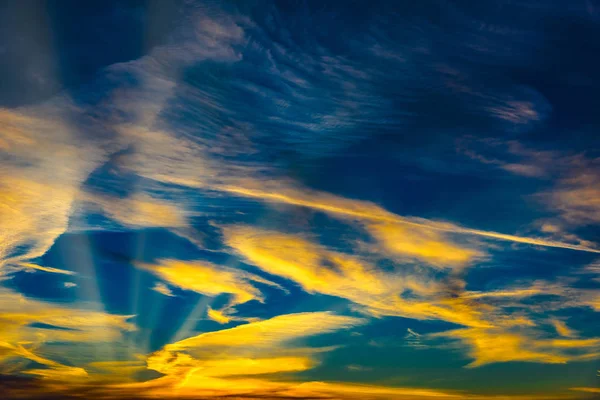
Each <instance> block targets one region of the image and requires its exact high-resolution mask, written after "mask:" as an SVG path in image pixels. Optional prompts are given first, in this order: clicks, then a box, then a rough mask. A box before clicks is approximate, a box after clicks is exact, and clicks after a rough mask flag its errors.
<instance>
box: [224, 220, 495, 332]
mask: <svg viewBox="0 0 600 400" xmlns="http://www.w3.org/2000/svg"><path fill="white" fill-rule="evenodd" d="M223 232H224V237H225V243H226V244H227V245H228V246H230V247H231V248H233V249H234V250H235V251H236V252H237V253H238V254H239V255H241V256H242V257H244V258H245V259H246V260H248V262H250V263H251V264H253V265H256V266H257V267H259V268H261V269H262V270H264V271H265V272H267V273H270V274H274V275H278V276H281V277H283V278H286V279H290V280H292V281H293V282H296V283H297V284H299V285H300V286H301V287H302V288H303V289H304V290H306V291H307V292H309V293H321V294H327V295H331V296H337V297H341V298H345V299H348V300H350V301H352V302H354V303H356V304H358V305H360V306H363V307H364V309H365V311H367V312H368V313H370V314H372V315H376V316H384V315H385V316H402V317H406V318H416V319H441V320H444V321H448V322H453V323H457V324H461V325H462V324H464V325H467V326H487V325H488V322H486V321H485V320H484V319H483V316H482V314H481V312H480V311H478V310H476V309H475V308H474V307H471V306H470V305H469V304H468V303H467V302H466V301H465V300H463V299H460V298H454V299H452V298H445V297H446V295H445V294H444V293H443V291H444V287H442V286H440V285H439V282H436V281H435V280H434V279H432V278H430V279H427V278H426V275H425V274H424V273H423V270H419V272H420V273H419V274H410V273H404V274H403V273H402V272H401V271H400V270H396V271H393V272H384V271H382V270H380V269H378V268H375V267H374V266H372V265H369V264H368V263H367V262H365V261H364V260H361V259H360V258H359V257H354V256H351V255H348V254H345V253H339V252H334V251H330V250H327V249H325V248H323V247H321V246H319V245H316V244H314V243H311V242H310V241H308V240H306V239H305V238H302V237H297V236H294V235H289V234H282V233H278V232H271V231H264V230H260V229H256V228H251V227H243V226H242V227H240V226H233V227H226V228H224V230H223ZM405 291H408V292H410V293H412V296H413V297H412V298H411V297H405V298H403V297H401V294H402V293H403V292H405Z"/></svg>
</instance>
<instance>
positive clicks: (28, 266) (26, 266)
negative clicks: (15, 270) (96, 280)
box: [17, 262, 75, 275]
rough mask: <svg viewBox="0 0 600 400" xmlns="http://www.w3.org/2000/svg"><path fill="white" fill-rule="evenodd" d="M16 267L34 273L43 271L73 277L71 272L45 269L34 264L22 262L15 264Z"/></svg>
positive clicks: (73, 273)
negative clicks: (33, 271)
mask: <svg viewBox="0 0 600 400" xmlns="http://www.w3.org/2000/svg"><path fill="white" fill-rule="evenodd" d="M17 266H18V267H21V268H23V269H25V270H36V271H44V272H50V273H53V274H63V275H75V272H73V271H67V270H64V269H59V268H52V267H45V266H43V265H38V264H34V263H28V262H22V263H18V264H17Z"/></svg>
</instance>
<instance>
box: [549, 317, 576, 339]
mask: <svg viewBox="0 0 600 400" xmlns="http://www.w3.org/2000/svg"><path fill="white" fill-rule="evenodd" d="M551 322H552V325H554V329H556V333H558V334H559V335H560V336H564V337H568V338H572V337H575V336H577V334H576V332H575V331H573V330H572V329H571V328H569V327H568V326H567V324H565V323H564V322H563V321H561V320H558V319H553V320H552V321H551Z"/></svg>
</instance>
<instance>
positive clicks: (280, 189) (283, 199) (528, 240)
mask: <svg viewBox="0 0 600 400" xmlns="http://www.w3.org/2000/svg"><path fill="white" fill-rule="evenodd" d="M245 183H246V187H243V186H230V185H224V186H217V187H216V189H218V190H221V191H224V192H228V193H231V194H233V195H239V196H242V197H249V198H257V199H260V200H263V201H266V202H271V203H273V202H274V203H283V204H290V205H295V206H300V207H308V208H312V209H315V210H318V211H322V212H325V213H328V214H330V215H333V216H339V217H341V218H343V219H346V220H358V221H367V222H380V223H391V224H398V225H402V226H406V227H410V228H411V229H417V230H419V229H421V230H429V231H436V232H440V233H447V234H460V235H469V236H475V237H481V238H488V239H495V240H502V241H509V242H514V243H522V244H529V245H535V246H544V247H556V248H564V249H571V250H578V251H584V252H592V253H600V250H598V249H595V248H589V247H586V246H580V245H574V244H569V243H562V242H558V241H553V240H545V239H542V238H533V237H522V236H516V235H509V234H503V233H498V232H492V231H483V230H478V229H470V228H464V227H461V226H458V225H455V224H452V223H448V222H438V221H431V220H427V219H424V218H414V217H413V218H409V217H402V216H399V215H396V214H393V213H390V212H389V211H386V210H384V209H383V208H381V207H379V206H377V205H375V204H374V203H370V202H367V201H360V200H352V199H345V198H342V197H338V196H334V195H331V194H328V193H323V192H314V191H310V190H299V189H295V188H292V187H291V186H288V185H286V184H276V185H273V184H271V185H270V186H267V187H264V188H256V185H257V183H253V182H249V181H246V182H245ZM253 186H254V188H253ZM409 248H410V247H409ZM399 250H402V249H399ZM425 254H427V253H426V252H425ZM473 254H476V253H473ZM463 257H464V256H463Z"/></svg>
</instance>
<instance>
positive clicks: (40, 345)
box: [0, 289, 136, 382]
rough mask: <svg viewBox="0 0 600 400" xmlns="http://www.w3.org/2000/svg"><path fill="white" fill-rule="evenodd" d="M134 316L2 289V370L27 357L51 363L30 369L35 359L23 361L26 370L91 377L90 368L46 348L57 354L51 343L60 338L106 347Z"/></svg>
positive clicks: (70, 342)
mask: <svg viewBox="0 0 600 400" xmlns="http://www.w3.org/2000/svg"><path fill="white" fill-rule="evenodd" d="M130 318H131V316H123V315H114V314H108V313H105V312H101V311H94V310H89V309H78V308H70V307H66V306H63V305H55V304H52V303H47V302H42V301H39V300H33V299H28V298H26V297H24V296H22V295H21V294H18V293H15V292H13V291H10V290H7V289H1V290H0V326H1V328H0V370H4V369H5V368H8V369H10V366H11V365H13V364H14V362H15V361H14V360H16V359H20V360H23V359H25V360H30V361H33V362H35V363H37V364H41V365H43V366H45V367H46V368H45V369H40V368H33V369H27V366H29V364H23V366H22V367H21V372H23V373H26V374H30V375H35V376H39V377H42V378H45V379H49V380H58V381H63V382H64V381H71V380H73V379H76V380H77V379H81V378H86V377H87V372H86V370H85V369H84V368H82V367H80V366H73V365H71V366H69V365H65V364H63V363H59V362H57V361H54V360H52V359H51V356H46V354H48V355H52V354H54V353H53V351H52V350H51V348H52V346H54V345H55V344H64V343H66V344H68V345H69V346H74V347H77V346H79V345H81V344H93V345H95V346H96V348H102V347H103V346H106V345H107V344H110V343H113V344H114V343H117V342H118V341H119V340H121V339H122V338H123V334H124V333H125V332H128V331H134V330H135V329H136V328H135V325H133V324H132V323H131V322H130V321H129V319H130ZM54 356H56V355H55V354H54ZM58 357H59V359H61V360H68V361H69V362H70V363H74V364H75V365H77V363H80V362H81V359H79V355H77V354H76V353H75V354H73V355H71V356H69V355H68V354H65V353H60V354H59V355H58Z"/></svg>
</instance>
